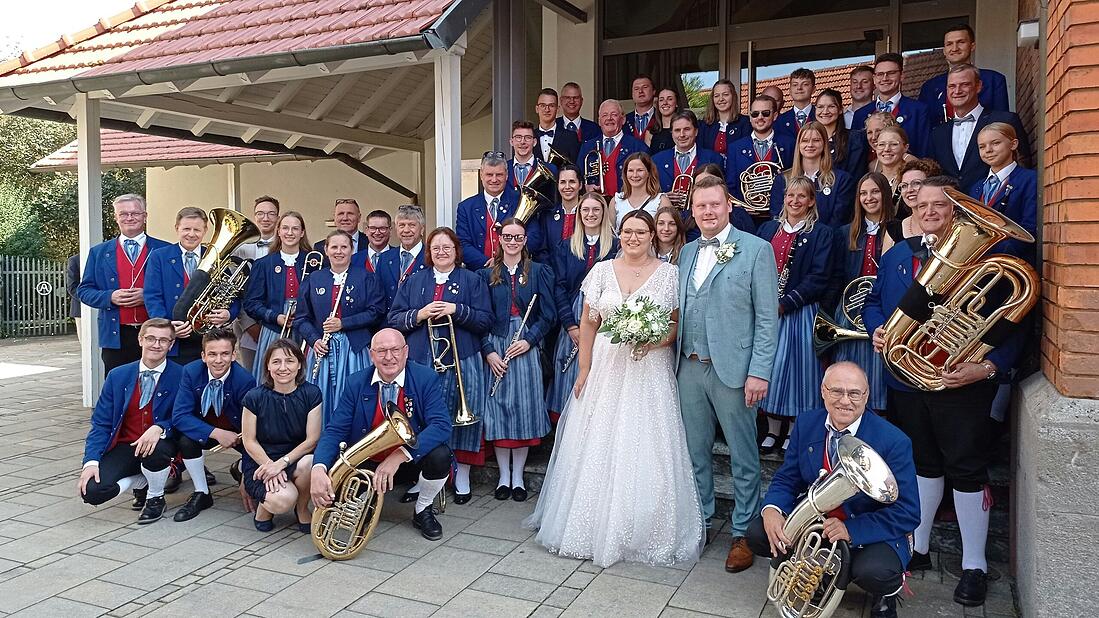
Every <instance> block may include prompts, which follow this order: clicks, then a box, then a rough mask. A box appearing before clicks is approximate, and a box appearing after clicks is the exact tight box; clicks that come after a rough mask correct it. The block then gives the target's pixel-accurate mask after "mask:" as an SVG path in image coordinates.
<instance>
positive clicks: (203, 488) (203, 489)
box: [183, 455, 210, 494]
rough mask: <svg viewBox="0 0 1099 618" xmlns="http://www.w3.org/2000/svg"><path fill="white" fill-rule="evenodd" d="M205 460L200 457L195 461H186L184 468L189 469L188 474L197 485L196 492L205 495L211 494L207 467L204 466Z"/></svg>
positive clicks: (184, 461)
mask: <svg viewBox="0 0 1099 618" xmlns="http://www.w3.org/2000/svg"><path fill="white" fill-rule="evenodd" d="M204 461H205V458H203V456H202V455H199V456H198V457H196V458H195V459H184V460H183V467H184V468H187V474H188V475H189V476H190V477H191V482H192V483H194V485H195V491H197V492H199V493H203V494H209V493H210V487H209V485H207V484H206V467H205V466H204V465H203V462H204Z"/></svg>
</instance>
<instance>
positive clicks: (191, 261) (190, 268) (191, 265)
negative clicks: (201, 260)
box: [183, 251, 198, 279]
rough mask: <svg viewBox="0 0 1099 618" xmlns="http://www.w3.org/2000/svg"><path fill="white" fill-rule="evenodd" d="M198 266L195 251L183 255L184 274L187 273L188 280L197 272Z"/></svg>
mask: <svg viewBox="0 0 1099 618" xmlns="http://www.w3.org/2000/svg"><path fill="white" fill-rule="evenodd" d="M197 265H198V259H197V258H195V252H194V251H188V252H187V253H184V254H183V272H185V273H187V278H188V279H190V278H191V273H193V272H195V266H197Z"/></svg>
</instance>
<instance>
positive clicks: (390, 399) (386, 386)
mask: <svg viewBox="0 0 1099 618" xmlns="http://www.w3.org/2000/svg"><path fill="white" fill-rule="evenodd" d="M382 399H384V400H385V403H392V404H396V403H397V385H396V384H393V383H392V382H382Z"/></svg>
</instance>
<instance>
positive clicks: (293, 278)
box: [282, 260, 370, 300]
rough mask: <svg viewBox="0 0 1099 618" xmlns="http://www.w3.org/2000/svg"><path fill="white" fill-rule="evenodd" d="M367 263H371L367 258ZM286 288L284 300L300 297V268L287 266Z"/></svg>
mask: <svg viewBox="0 0 1099 618" xmlns="http://www.w3.org/2000/svg"><path fill="white" fill-rule="evenodd" d="M367 263H368V264H369V263H370V261H369V260H367ZM284 289H285V290H286V291H285V292H284V293H283V295H282V298H283V300H288V299H291V298H297V297H298V270H297V269H296V268H294V267H293V266H287V267H286V287H285V288H284Z"/></svg>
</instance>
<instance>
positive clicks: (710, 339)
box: [676, 177, 778, 573]
mask: <svg viewBox="0 0 1099 618" xmlns="http://www.w3.org/2000/svg"><path fill="white" fill-rule="evenodd" d="M731 210H732V207H731V202H730V200H729V193H728V190H727V188H726V187H725V183H724V182H722V181H721V180H720V179H718V178H712V177H708V178H702V179H700V180H699V181H698V183H696V184H695V187H694V191H693V192H692V194H691V214H692V216H694V219H695V222H696V223H697V224H698V228H699V230H700V231H701V232H702V236H701V237H700V238H698V239H697V240H694V241H692V242H690V243H688V244H687V245H686V246H684V247H683V250H682V252H681V253H680V255H679V330H678V334H677V336H676V379H677V381H678V383H679V404H680V408H681V410H682V414H683V426H684V429H685V430H686V433H687V448H688V449H689V450H690V452H691V463H692V464H693V466H694V474H695V484H696V485H697V487H698V496H699V501H700V502H701V505H702V516H703V517H704V518H705V520H706V525H707V526H710V525H711V522H710V518H711V517H713V514H714V470H713V448H714V421H715V419H716V421H717V423H718V424H720V425H721V431H722V433H723V434H725V441H726V442H728V444H729V455H730V457H729V458H730V460H731V463H732V476H733V495H734V497H735V499H736V505H735V506H734V507H733V512H732V517H731V519H732V535H733V546H732V548H731V549H730V550H729V555H728V557H727V558H726V559H725V570H726V571H729V572H731V573H735V572H737V571H743V570H744V569H746V568H748V567H750V566H751V565H752V559H753V556H752V550H751V549H749V548H748V542H747V540H745V534H746V533H747V531H748V523H749V522H751V521H752V519H753V518H754V517H756V516H757V515H758V514H759V491H760V465H759V452H758V450H757V447H756V406H757V405H758V404H759V402H760V401H761V400H762V399H763V396H764V395H766V394H767V383H768V382H769V381H770V379H771V364H772V363H773V361H774V358H775V344H776V342H777V340H778V272H777V269H776V268H775V255H774V252H773V251H772V249H771V245H770V244H769V243H767V242H765V241H763V240H761V239H759V238H757V237H756V236H753V235H751V234H748V233H746V232H743V231H741V230H738V229H736V228H734V227H733V226H732V225H731V224H730V223H729V216H730V213H731ZM715 527H716V526H715Z"/></svg>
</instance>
